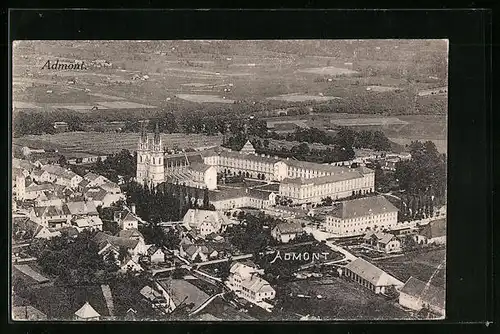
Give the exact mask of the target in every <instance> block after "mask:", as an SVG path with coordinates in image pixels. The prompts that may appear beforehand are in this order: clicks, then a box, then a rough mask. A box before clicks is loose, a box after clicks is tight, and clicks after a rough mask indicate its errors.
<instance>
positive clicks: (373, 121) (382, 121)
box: [330, 117, 408, 126]
mask: <svg viewBox="0 0 500 334" xmlns="http://www.w3.org/2000/svg"><path fill="white" fill-rule="evenodd" d="M330 123H332V124H336V125H340V126H350V125H379V126H383V125H390V124H408V122H406V121H402V120H400V119H399V118H397V117H377V118H375V117H370V118H350V119H332V120H330Z"/></svg>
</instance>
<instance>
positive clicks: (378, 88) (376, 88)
mask: <svg viewBox="0 0 500 334" xmlns="http://www.w3.org/2000/svg"><path fill="white" fill-rule="evenodd" d="M397 89H399V88H397V87H388V86H368V87H366V90H369V91H372V92H377V93H385V92H392V91H395V90H397Z"/></svg>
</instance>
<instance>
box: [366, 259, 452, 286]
mask: <svg viewBox="0 0 500 334" xmlns="http://www.w3.org/2000/svg"><path fill="white" fill-rule="evenodd" d="M445 261H446V250H445V249H437V250H431V251H426V250H423V251H419V252H414V253H409V254H406V255H404V256H401V257H395V258H391V259H385V260H379V261H375V262H374V264H375V265H376V266H378V267H380V268H381V269H383V270H385V271H387V272H388V273H389V274H391V275H393V276H394V277H396V278H397V279H399V280H401V281H403V282H406V280H408V278H410V276H413V277H415V278H418V279H420V280H422V281H424V282H427V281H428V280H429V279H430V278H431V276H432V275H434V276H433V278H432V280H431V284H432V285H434V286H437V287H440V288H443V289H444V288H445V277H446V276H445V274H446V264H445ZM441 263H443V265H442V267H441V268H440V269H439V270H438V269H437V268H438V266H439V265H440V264H441Z"/></svg>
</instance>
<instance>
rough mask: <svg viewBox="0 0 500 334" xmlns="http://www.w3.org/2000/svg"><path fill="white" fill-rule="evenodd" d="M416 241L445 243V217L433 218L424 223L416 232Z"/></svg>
mask: <svg viewBox="0 0 500 334" xmlns="http://www.w3.org/2000/svg"><path fill="white" fill-rule="evenodd" d="M417 238H418V239H417V242H418V243H421V244H422V243H423V244H436V245H444V244H446V218H440V219H437V220H433V221H431V222H429V223H428V224H426V225H425V226H424V227H423V228H422V229H421V231H420V233H418V237H417Z"/></svg>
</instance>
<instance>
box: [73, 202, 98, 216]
mask: <svg viewBox="0 0 500 334" xmlns="http://www.w3.org/2000/svg"><path fill="white" fill-rule="evenodd" d="M66 205H67V207H68V210H69V212H70V213H71V214H72V215H98V214H99V213H98V212H97V208H96V207H95V204H94V202H93V201H79V202H68V203H66Z"/></svg>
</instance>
